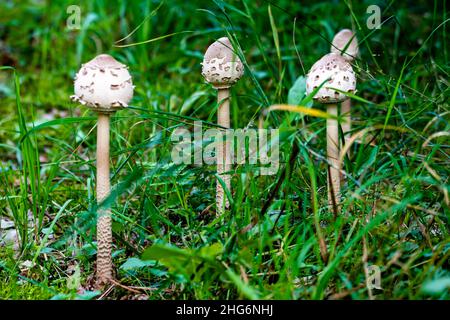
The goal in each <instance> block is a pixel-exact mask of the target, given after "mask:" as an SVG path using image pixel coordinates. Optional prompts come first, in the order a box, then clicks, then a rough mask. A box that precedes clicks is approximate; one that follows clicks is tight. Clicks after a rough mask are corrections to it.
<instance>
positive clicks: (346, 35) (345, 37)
mask: <svg viewBox="0 0 450 320" xmlns="http://www.w3.org/2000/svg"><path fill="white" fill-rule="evenodd" d="M331 44H332V45H331V52H332V53H337V54H340V55H342V57H343V58H344V59H345V60H347V61H348V62H349V63H351V62H352V61H353V60H354V59H355V58H356V57H357V56H358V53H359V49H358V40H357V39H356V36H355V34H354V33H353V32H352V31H351V30H349V29H343V30H341V31H339V32H338V33H337V34H336V35H335V36H334V38H333V41H332V43H331ZM351 104H352V103H351V100H350V99H347V100H344V101H342V103H341V114H342V115H343V117H342V119H343V120H344V122H343V123H342V124H341V127H342V132H343V133H344V137H345V139H346V140H347V139H348V138H349V137H348V135H347V133H348V132H350V131H351V129H352V118H351Z"/></svg>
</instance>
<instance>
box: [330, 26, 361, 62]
mask: <svg viewBox="0 0 450 320" xmlns="http://www.w3.org/2000/svg"><path fill="white" fill-rule="evenodd" d="M350 40H351V42H350ZM349 42H350V44H349V45H348V47H347V49H345V51H344V48H345V47H346V46H347V43H349ZM331 52H332V53H338V54H340V55H342V56H343V57H344V59H345V60H347V61H352V60H353V59H355V58H356V57H357V56H358V52H359V49H358V40H357V39H356V36H355V34H354V33H353V32H352V31H351V30H349V29H343V30H341V31H339V32H338V33H337V34H336V35H335V36H334V38H333V41H332V46H331Z"/></svg>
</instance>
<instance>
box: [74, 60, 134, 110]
mask: <svg viewBox="0 0 450 320" xmlns="http://www.w3.org/2000/svg"><path fill="white" fill-rule="evenodd" d="M74 87H75V94H74V95H73V96H71V99H72V100H73V101H77V102H80V103H81V104H83V105H86V106H88V107H90V108H92V109H93V110H94V111H97V112H102V113H111V112H115V111H116V110H117V109H120V108H124V107H127V106H128V102H130V100H131V98H132V97H133V89H134V86H133V83H132V80H131V75H130V73H129V72H128V67H127V66H126V65H124V64H121V63H120V62H118V61H117V60H116V59H114V58H113V57H111V56H110V55H107V54H101V55H99V56H97V57H95V58H94V59H92V60H90V61H89V62H87V63H85V64H83V65H82V66H81V69H80V70H79V71H78V73H77V74H76V76H75V83H74Z"/></svg>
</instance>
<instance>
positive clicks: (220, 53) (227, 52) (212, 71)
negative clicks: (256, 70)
mask: <svg viewBox="0 0 450 320" xmlns="http://www.w3.org/2000/svg"><path fill="white" fill-rule="evenodd" d="M202 66H203V67H202V75H203V77H204V78H205V80H206V81H207V82H209V83H210V84H212V85H213V86H214V87H215V88H216V89H225V88H229V87H230V86H231V85H233V84H234V83H235V82H236V81H238V80H239V79H240V78H241V77H242V75H243V74H244V66H243V65H242V62H241V60H240V59H239V57H238V56H237V55H236V54H235V53H234V52H233V47H232V45H231V42H230V40H229V39H228V38H227V37H223V38H220V39H219V40H217V41H216V42H214V43H213V44H212V45H210V46H209V48H208V50H206V52H205V57H204V59H203V63H202Z"/></svg>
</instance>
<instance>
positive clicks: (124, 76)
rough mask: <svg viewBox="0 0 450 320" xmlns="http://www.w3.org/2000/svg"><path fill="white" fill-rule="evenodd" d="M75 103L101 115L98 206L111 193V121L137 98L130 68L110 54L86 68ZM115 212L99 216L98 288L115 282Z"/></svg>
mask: <svg viewBox="0 0 450 320" xmlns="http://www.w3.org/2000/svg"><path fill="white" fill-rule="evenodd" d="M74 87H75V94H74V95H73V96H71V99H72V100H73V101H76V102H79V103H81V104H82V105H85V106H87V107H89V108H91V109H92V110H93V111H95V112H97V113H98V123H97V202H98V203H101V202H102V201H103V200H104V199H105V198H106V197H107V196H108V195H109V193H110V177H109V120H110V115H111V114H112V113H114V112H115V111H117V110H118V109H121V108H125V107H127V105H128V102H129V101H130V100H131V98H132V97H133V89H134V86H133V83H132V80H131V75H130V73H129V72H128V67H127V66H125V65H124V64H121V63H119V62H118V61H117V60H115V59H114V58H113V57H111V56H110V55H107V54H101V55H99V56H97V57H95V58H94V59H92V60H90V61H89V62H87V63H85V64H83V65H82V66H81V69H80V70H79V71H78V73H77V74H76V76H75V85H74ZM111 245H112V230H111V210H110V209H100V210H99V211H98V216H97V247H98V248H97V284H98V285H99V286H101V285H104V284H107V283H108V282H110V281H111V280H112V259H111Z"/></svg>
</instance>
